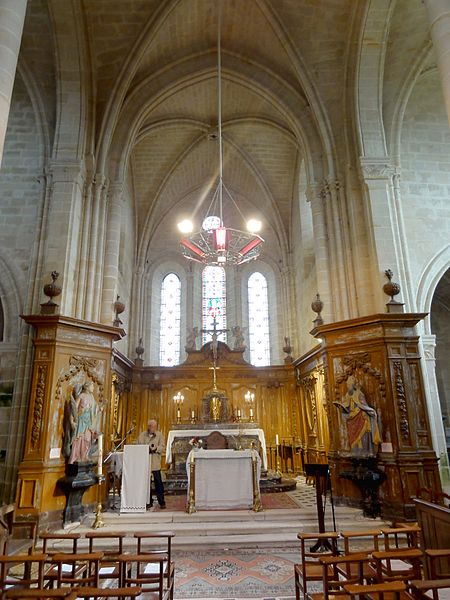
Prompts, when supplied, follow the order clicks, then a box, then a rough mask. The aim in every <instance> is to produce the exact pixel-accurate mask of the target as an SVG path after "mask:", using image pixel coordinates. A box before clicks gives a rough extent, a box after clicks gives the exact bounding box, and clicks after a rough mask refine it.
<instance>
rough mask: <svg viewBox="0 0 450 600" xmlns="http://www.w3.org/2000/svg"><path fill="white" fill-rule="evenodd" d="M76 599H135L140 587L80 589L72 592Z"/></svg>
mask: <svg viewBox="0 0 450 600" xmlns="http://www.w3.org/2000/svg"><path fill="white" fill-rule="evenodd" d="M74 592H75V597H76V598H87V599H88V600H89V599H94V600H95V599H96V598H136V597H137V596H140V595H141V593H142V588H140V587H122V588H92V587H82V588H77V589H75V590H74Z"/></svg>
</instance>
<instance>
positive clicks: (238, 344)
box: [231, 325, 245, 350]
mask: <svg viewBox="0 0 450 600" xmlns="http://www.w3.org/2000/svg"><path fill="white" fill-rule="evenodd" d="M231 331H232V333H233V337H234V343H233V350H245V343H244V342H245V339H244V329H242V328H241V327H240V326H239V325H235V326H234V327H233V328H232V329H231Z"/></svg>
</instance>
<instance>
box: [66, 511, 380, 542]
mask: <svg viewBox="0 0 450 600" xmlns="http://www.w3.org/2000/svg"><path fill="white" fill-rule="evenodd" d="M335 517H336V528H337V530H338V531H340V530H346V531H361V530H365V529H372V528H373V527H380V529H381V528H382V527H385V526H387V525H388V524H387V523H385V522H383V521H382V520H380V519H366V518H364V517H363V516H362V512H361V511H360V510H358V509H355V508H350V507H336V509H335ZM102 520H103V522H104V527H103V528H102V529H99V530H98V531H102V530H104V531H108V532H110V531H117V532H126V533H127V534H128V536H127V537H126V538H125V539H124V551H133V550H134V549H135V545H136V541H135V539H134V538H133V533H134V532H138V531H139V532H146V531H148V532H156V531H173V532H174V533H175V537H174V539H173V545H174V547H175V548H179V549H188V548H192V547H193V546H195V547H198V546H201V547H203V548H204V547H221V548H228V547H238V546H239V547H252V546H254V547H260V546H271V547H286V546H287V545H288V546H297V545H298V539H297V533H298V532H299V531H305V532H308V533H313V532H316V531H318V524H317V514H316V511H315V510H313V509H298V510H297V509H269V510H264V511H262V512H259V513H255V512H253V511H249V510H233V511H219V510H218V511H198V512H196V513H193V514H191V515H189V514H187V513H184V512H181V511H160V510H155V511H148V512H146V513H140V514H126V513H125V514H118V513H114V512H105V513H102ZM93 522H94V516H93V515H89V516H88V517H87V518H86V519H85V521H84V524H82V525H77V526H72V527H70V528H69V529H70V531H76V532H80V533H85V532H86V531H91V530H92V523H93ZM325 528H326V530H327V531H331V530H333V520H332V515H331V511H330V515H327V516H326V519H325ZM66 531H67V530H66ZM107 544H108V542H107V541H106V540H105V548H106V547H107ZM58 547H59V548H60V549H61V551H63V549H64V544H60V545H58ZM99 547H100V546H99ZM79 548H80V550H82V549H85V548H87V540H84V539H81V540H80V543H79Z"/></svg>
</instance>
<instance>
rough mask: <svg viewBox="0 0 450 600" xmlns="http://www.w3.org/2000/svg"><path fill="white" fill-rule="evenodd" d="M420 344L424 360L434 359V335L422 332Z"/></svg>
mask: <svg viewBox="0 0 450 600" xmlns="http://www.w3.org/2000/svg"><path fill="white" fill-rule="evenodd" d="M421 339H422V345H423V352H424V358H425V360H433V361H434V360H435V350H436V336H435V335H434V334H432V333H430V334H422V336H421Z"/></svg>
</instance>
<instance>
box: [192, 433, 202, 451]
mask: <svg viewBox="0 0 450 600" xmlns="http://www.w3.org/2000/svg"><path fill="white" fill-rule="evenodd" d="M189 443H190V445H191V446H194V448H201V447H202V445H203V440H202V439H201V438H198V437H197V436H195V437H193V438H191V439H190V440H189Z"/></svg>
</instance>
